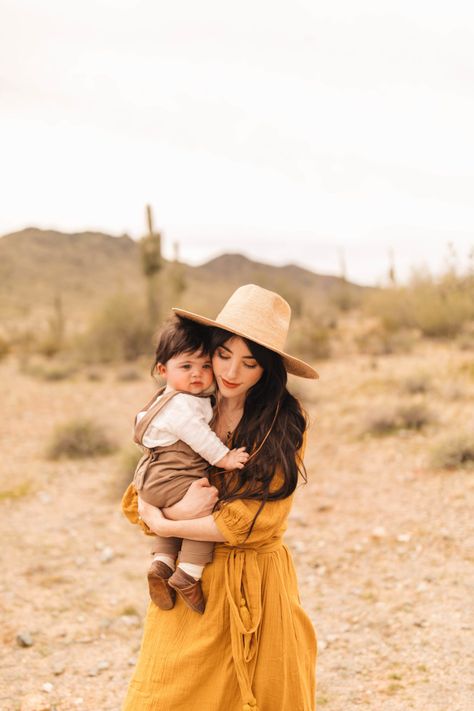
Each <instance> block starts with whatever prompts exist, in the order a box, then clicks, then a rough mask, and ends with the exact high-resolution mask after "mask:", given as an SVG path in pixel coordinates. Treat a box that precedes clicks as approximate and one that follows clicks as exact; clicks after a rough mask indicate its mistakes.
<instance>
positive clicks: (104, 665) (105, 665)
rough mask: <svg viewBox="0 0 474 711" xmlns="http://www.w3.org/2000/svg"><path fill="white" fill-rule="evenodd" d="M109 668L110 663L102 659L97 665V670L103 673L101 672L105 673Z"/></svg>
mask: <svg viewBox="0 0 474 711" xmlns="http://www.w3.org/2000/svg"><path fill="white" fill-rule="evenodd" d="M109 666H110V664H109V663H108V661H107V660H105V659H101V661H100V662H99V663H98V665H97V669H98V671H100V672H101V671H105V670H106V669H108V668H109Z"/></svg>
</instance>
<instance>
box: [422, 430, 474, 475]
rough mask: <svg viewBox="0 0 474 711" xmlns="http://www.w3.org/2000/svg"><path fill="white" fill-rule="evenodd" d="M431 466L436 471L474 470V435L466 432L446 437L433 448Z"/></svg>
mask: <svg viewBox="0 0 474 711" xmlns="http://www.w3.org/2000/svg"><path fill="white" fill-rule="evenodd" d="M430 464H431V466H432V467H433V468H435V469H460V468H474V435H473V434H472V433H467V432H465V433H460V434H455V435H451V436H448V437H445V438H444V439H442V440H441V441H440V442H438V443H437V444H436V445H435V447H434V448H433V450H432V452H431V461H430Z"/></svg>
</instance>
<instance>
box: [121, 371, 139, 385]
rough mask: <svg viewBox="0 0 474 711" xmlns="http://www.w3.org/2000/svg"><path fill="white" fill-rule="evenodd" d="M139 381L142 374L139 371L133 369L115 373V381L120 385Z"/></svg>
mask: <svg viewBox="0 0 474 711" xmlns="http://www.w3.org/2000/svg"><path fill="white" fill-rule="evenodd" d="M141 379H142V374H141V373H140V371H139V370H136V369H135V368H122V369H121V370H119V371H118V373H117V380H119V381H120V382H122V383H128V382H133V381H136V380H141Z"/></svg>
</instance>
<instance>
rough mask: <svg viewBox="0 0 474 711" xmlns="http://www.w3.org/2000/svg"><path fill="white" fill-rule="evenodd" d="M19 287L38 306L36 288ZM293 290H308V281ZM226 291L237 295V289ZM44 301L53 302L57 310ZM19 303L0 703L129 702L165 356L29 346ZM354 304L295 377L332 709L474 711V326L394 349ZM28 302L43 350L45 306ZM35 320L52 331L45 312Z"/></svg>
mask: <svg viewBox="0 0 474 711" xmlns="http://www.w3.org/2000/svg"><path fill="white" fill-rule="evenodd" d="M0 246H1V242H0ZM253 268H254V269H255V267H253ZM247 276H248V275H247V274H239V276H238V277H237V278H238V279H240V278H242V279H245V280H247V279H246V277H247ZM279 278H281V276H279ZM18 281H19V284H20V286H21V288H22V289H23V288H24V289H25V292H24V293H25V297H24V298H25V299H26V296H27V289H26V286H25V285H26V284H27V279H26V278H25V281H24V282H22V281H21V279H19V280H18ZM289 285H290V286H291V289H292V290H293V292H295V290H297V287H298V283H297V282H296V281H295V280H293V281H290V282H289ZM290 286H289V287H288V288H289V291H290ZM197 288H198V287H196V289H197ZM312 288H313V287H312V286H311V284H308V285H306V286H305V290H304V295H303V297H302V303H303V306H302V307H301V314H300V316H299V318H301V319H305V318H308V315H307V312H305V309H307V308H308V307H307V306H305V304H306V305H307V304H308V303H309V304H311V303H312V302H311V298H312V297H311V294H312V293H313V294H314V292H312V291H311V289H312ZM42 289H45V285H44V283H43V285H42ZM216 289H217V293H218V294H219V300H221V301H223V300H224V299H223V298H221V296H220V295H221V291H219V289H222V294H223V293H224V289H223V287H222V285H218V286H217V287H216ZM356 291H357V289H355V290H354V293H355V292H356ZM472 293H473V292H472V291H470V292H469V293H468V297H469V296H470V298H471V299H472ZM4 296H5V294H4ZM96 296H97V295H94V298H95V297H96ZM99 296H100V295H99ZM99 296H97V298H99ZM346 296H347V293H346ZM22 299H23V296H22ZM318 299H319V297H318ZM338 299H340V292H339V295H338ZM7 301H8V300H7V299H5V301H4V303H7ZM315 301H317V299H315ZM32 303H33V302H32ZM48 303H49V302H46V301H45V300H44V299H43V301H41V300H40V301H39V302H38V308H41V309H42V313H46V314H47V308H49V306H48ZM188 303H189V302H188ZM194 303H197V304H198V305H199V302H198V301H193V304H194ZM216 303H217V298H216ZM22 304H23V302H22ZM83 304H84V302H83V301H82V305H83ZM76 305H77V307H78V309H79V306H80V302H79V300H78V302H77V303H76ZM184 305H185V306H186V303H185V304H184ZM7 306H8V309H7V307H5V309H4V314H6V316H8V318H5V321H4V323H5V324H7V325H6V326H5V327H4V330H3V339H4V343H6V344H7V345H5V346H4V349H3V357H2V359H1V360H0V382H1V386H0V388H1V390H0V399H1V402H2V412H3V417H2V427H1V431H0V437H1V444H2V460H1V465H0V507H1V512H2V515H1V524H0V526H1V529H2V530H1V535H2V541H3V545H2V548H3V561H4V565H3V575H2V580H1V583H0V604H1V610H2V619H3V625H2V647H1V652H0V654H1V663H0V667H1V669H2V672H1V687H0V708H1V709H2V711H47V710H49V711H54V709H56V711H72V710H74V709H79V710H84V711H118V709H119V708H120V704H121V700H122V698H123V696H124V693H125V690H126V686H127V682H128V680H129V678H130V676H131V673H132V669H133V666H134V662H135V660H136V657H137V653H138V649H139V645H140V638H141V629H142V621H143V617H144V614H145V611H146V607H147V604H148V600H147V596H148V593H147V589H146V579H145V571H146V568H147V565H148V559H147V552H146V551H147V548H146V545H145V541H144V537H143V535H142V534H141V533H140V532H139V531H138V530H135V529H134V527H132V526H131V525H130V524H129V523H128V522H127V521H126V519H125V518H124V517H123V516H122V514H121V511H120V497H121V493H122V491H123V489H124V488H125V486H126V485H127V483H128V481H129V479H130V477H131V466H132V464H131V463H132V462H133V459H134V457H135V456H136V453H133V452H132V451H131V444H130V443H131V427H132V419H133V415H134V414H135V412H136V411H137V409H138V407H139V406H140V405H142V403H143V402H144V401H146V400H147V398H149V397H150V396H151V394H152V392H153V389H154V387H156V386H155V384H154V381H153V380H152V379H151V377H150V374H149V367H150V364H151V360H152V351H150V354H149V357H147V355H146V354H145V355H141V356H139V357H137V358H135V359H129V360H128V361H123V360H119V359H118V360H117V359H110V360H108V361H106V362H101V360H100V359H96V360H95V361H94V362H87V359H85V360H82V361H81V362H79V361H73V360H71V352H72V351H71V352H69V354H68V351H67V349H65V350H66V354H64V353H63V351H62V350H61V349H58V351H57V352H55V353H48V352H45V351H44V349H41V348H38V349H37V350H35V349H32V348H29V349H28V348H25V342H26V340H25V337H24V335H23V337H22V338H20V337H19V332H18V330H16V331H15V330H14V329H13V326H12V324H13V322H14V321H15V313H14V304H13V302H12V301H11V299H10V301H9V302H8V303H7ZM33 306H34V304H33ZM339 307H340V308H339V311H338V312H337V324H336V325H334V324H330V323H327V322H325V323H324V324H323V325H324V329H326V331H329V332H330V337H329V341H328V340H327V339H325V338H322V337H321V331H317V332H315V333H314V334H313V335H314V357H313V362H314V363H315V365H316V367H317V369H318V371H319V373H320V380H319V381H318V382H303V381H301V382H297V381H296V380H292V382H291V388H292V389H293V391H294V392H295V394H297V396H298V397H300V398H301V400H302V402H303V404H304V407H305V408H306V411H307V413H308V417H309V419H310V422H311V427H310V432H309V441H308V448H307V453H306V462H305V463H306V468H307V474H308V482H307V483H306V484H303V483H302V484H301V486H300V487H299V488H298V490H297V492H296V494H295V503H294V507H293V510H292V514H291V517H290V520H289V526H288V531H287V534H286V544H287V545H288V547H289V549H290V550H291V552H292V554H293V558H294V561H295V565H296V569H297V574H298V579H299V584H300V592H301V598H302V603H303V605H304V607H305V609H306V610H307V612H308V614H309V615H310V616H311V619H312V621H313V623H314V626H315V629H316V632H317V635H318V643H319V654H318V667H317V700H318V708H320V709H327V710H328V711H348V710H349V709H357V708H361V709H367V710H368V711H381V710H383V711H405V710H406V711H408V710H411V709H414V710H415V711H468V710H470V709H471V708H472V698H473V692H474V680H473V677H472V669H473V667H474V659H473V657H474V651H473V644H472V638H473V609H472V599H473V597H472V585H473V582H474V580H473V577H474V576H473V567H472V563H473V560H472V551H473V548H472V544H473V539H474V535H473V534H474V531H473V519H472V503H473V494H474V478H473V463H474V444H473V440H472V437H473V432H474V408H473V402H474V347H473V345H472V341H471V340H470V339H471V336H470V334H471V331H470V330H469V328H470V327H469V326H467V327H465V328H464V330H463V332H462V334H461V335H459V334H456V335H455V336H453V337H451V338H450V337H444V338H435V337H427V336H426V335H425V334H420V332H418V335H417V336H416V335H414V334H413V333H412V332H410V338H408V335H407V334H408V331H405V332H403V338H402V337H401V336H400V332H397V331H396V330H394V331H393V332H390V334H389V335H390V339H391V340H390V341H389V340H388V336H387V335H386V334H387V333H388V332H387V331H383V330H382V331H381V330H380V327H379V326H378V325H376V323H375V321H373V317H369V316H368V315H367V314H366V313H365V312H361V311H360V309H358V307H357V305H356V306H353V307H352V306H350V305H349V307H347V304H346V305H343V306H341V303H340V301H339ZM18 308H19V309H23V312H22V313H23V317H24V319H25V323H27V322H28V329H29V333H31V334H32V335H31V338H32V339H34V337H35V335H36V334H34V329H32V325H31V324H32V322H34V317H35V313H36V312H35V309H34V307H32V308H31V309H30V311H29V312H28V313H25V311H24V304H23V305H20V306H19V307H18ZM209 308H211V307H209ZM334 308H335V306H334V302H333V304H332V306H331V309H334ZM214 310H215V309H214ZM7 312H8V313H7ZM332 312H333V311H331V313H332ZM38 313H39V312H38ZM68 313H69V312H68ZM78 313H79V310H78ZM315 313H316V311H315ZM453 313H454V310H453ZM311 318H312V319H313V320H312V323H314V319H315V318H316V317H315V316H314V314H313V316H312V317H311ZM371 319H372V320H371ZM466 320H467V319H466ZM18 322H19V318H18V316H17V317H16V323H18ZM38 323H41V324H43V323H45V324H46V326H45V328H46V329H47V328H48V320H47V318H46V320H44V321H41V320H40V319H38ZM301 323H302V321H301ZM377 323H378V322H377ZM42 327H43V326H41V328H42ZM25 332H26V329H25ZM25 332H24V333H25ZM394 334H395V335H394ZM397 334H398V335H397ZM49 335H51V333H50V334H49ZM395 336H397V338H395ZM328 342H329V346H328V349H327V350H326V351H324V348H322V346H324V345H328ZM310 347H311V342H308V340H306V341H305V342H304V343H302V344H301V349H302V350H301V352H302V354H304V356H305V357H308V348H310ZM53 350H54V349H53ZM110 413H113V417H111V416H110ZM84 422H86V423H87V422H89V423H93V426H94V428H95V429H96V430H97V432H99V433H101V434H100V437H99V440H98V441H97V442H93V441H91V435H90V431H87V428H86V429H85V430H81V432H82V435H81V436H83V437H84V438H85V448H84V451H82V454H83V455H84V456H82V457H81V458H78V457H77V451H75V452H74V447H73V448H72V449H71V448H70V442H69V445H68V443H67V438H65V437H64V425H65V424H67V423H73V424H74V423H76V430H75V432H76V440H75V444H77V441H78V440H79V435H78V432H79V429H78V423H82V425H84ZM84 432H85V434H84ZM61 436H62V439H61ZM68 446H69V449H68ZM61 447H62V449H61ZM87 447H89V448H90V451H89V453H88V452H87Z"/></svg>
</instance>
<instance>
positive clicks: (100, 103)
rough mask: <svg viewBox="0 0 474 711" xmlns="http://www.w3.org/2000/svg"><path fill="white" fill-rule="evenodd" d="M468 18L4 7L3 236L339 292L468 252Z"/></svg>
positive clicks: (430, 1)
mask: <svg viewBox="0 0 474 711" xmlns="http://www.w3.org/2000/svg"><path fill="white" fill-rule="evenodd" d="M473 47H474V4H473V3H472V2H468V1H467V0H466V1H457V0H452V1H451V2H449V3H447V2H445V0H443V1H442V2H439V1H438V0H373V1H369V0H357V1H354V0H330V2H320V1H318V0H270V1H267V0H251V1H250V0H240V1H239V2H238V3H226V2H222V0H200V2H196V0H177V1H176V2H169V0H167V1H166V2H164V1H163V0H142V1H139V0H135V1H133V0H95V1H92V0H81V2H76V3H65V2H64V0H42V1H40V2H39V1H38V0H2V3H1V6H0V160H1V163H0V200H1V203H0V234H4V233H6V232H10V231H14V230H17V229H21V228H22V227H25V226H30V225H33V226H38V227H44V228H47V227H54V228H57V229H61V230H64V231H81V230H84V229H91V228H92V229H99V230H101V231H105V232H109V233H112V234H121V233H124V232H127V233H129V234H130V235H132V236H133V237H138V236H140V234H141V233H142V232H143V230H144V226H145V222H144V206H145V204H146V203H147V202H149V203H151V204H152V206H153V208H154V211H155V218H156V223H157V225H158V226H159V227H160V229H161V230H162V231H163V233H164V240H165V251H166V253H167V255H168V256H170V255H171V253H172V244H173V242H174V241H178V242H179V243H180V250H181V258H182V259H183V260H184V261H187V262H190V263H198V262H200V261H205V260H206V259H208V258H209V257H212V256H215V255H216V254H219V253H221V252H224V251H226V252H228V251H232V252H241V253H244V254H247V255H248V256H250V257H253V258H257V259H261V260H262V261H269V262H273V263H280V264H281V263H287V262H296V263H299V264H301V265H303V266H307V267H309V268H311V269H313V270H315V271H320V272H329V273H338V271H339V263H340V254H341V250H343V253H344V257H345V261H346V266H347V273H348V276H349V278H352V279H354V280H355V281H359V282H361V283H375V282H377V281H379V280H381V279H382V278H383V277H384V275H385V273H386V271H387V265H388V252H389V249H390V248H392V249H393V251H394V258H395V265H396V268H397V270H398V273H399V275H400V276H405V275H406V274H407V273H408V269H409V265H410V264H412V263H417V264H420V263H421V262H423V261H424V262H425V263H426V264H428V265H430V266H431V268H433V269H439V268H440V267H441V265H442V264H443V260H445V258H446V253H447V244H448V243H449V242H452V243H453V244H454V246H455V248H456V251H457V253H458V256H459V262H460V264H461V265H466V264H467V258H468V253H469V250H470V247H472V246H474V200H473V197H474V130H473V126H474V49H473Z"/></svg>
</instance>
